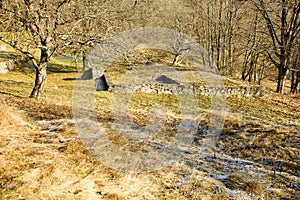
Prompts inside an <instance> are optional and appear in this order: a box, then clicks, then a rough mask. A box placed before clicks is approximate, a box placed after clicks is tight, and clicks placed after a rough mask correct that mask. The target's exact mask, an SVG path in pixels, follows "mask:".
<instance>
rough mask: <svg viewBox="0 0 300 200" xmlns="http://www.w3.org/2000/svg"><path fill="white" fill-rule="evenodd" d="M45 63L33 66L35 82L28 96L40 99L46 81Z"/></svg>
mask: <svg viewBox="0 0 300 200" xmlns="http://www.w3.org/2000/svg"><path fill="white" fill-rule="evenodd" d="M47 64H48V63H42V64H40V65H39V66H38V67H36V68H35V82H34V87H33V90H32V92H31V94H30V98H36V99H40V97H41V94H42V93H43V91H44V88H45V84H46V81H47Z"/></svg>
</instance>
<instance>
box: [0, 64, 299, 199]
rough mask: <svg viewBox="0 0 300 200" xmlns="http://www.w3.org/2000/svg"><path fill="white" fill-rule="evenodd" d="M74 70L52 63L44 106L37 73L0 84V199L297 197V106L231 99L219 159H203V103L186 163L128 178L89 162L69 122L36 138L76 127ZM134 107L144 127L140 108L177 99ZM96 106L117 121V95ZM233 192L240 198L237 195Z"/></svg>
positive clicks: (142, 99)
mask: <svg viewBox="0 0 300 200" xmlns="http://www.w3.org/2000/svg"><path fill="white" fill-rule="evenodd" d="M70 64H72V63H65V62H64V63H60V61H55V63H54V64H53V65H52V66H51V67H50V73H49V76H48V82H47V88H46V91H45V94H44V95H43V97H42V99H41V100H39V101H37V100H34V99H29V98H27V96H28V95H29V93H30V90H31V88H32V83H33V73H32V72H30V71H28V72H27V74H26V73H25V74H24V73H20V72H17V71H13V72H10V73H8V74H5V75H0V88H1V89H0V99H1V107H2V109H1V118H0V119H1V120H0V122H1V123H0V126H1V130H2V131H1V135H0V137H1V138H0V141H1V143H0V150H1V151H0V152H1V153H0V159H1V162H0V163H1V164H0V197H1V196H2V198H4V199H6V198H7V199H10V198H11V199H17V198H18V196H19V197H20V198H21V199H22V198H24V199H38V198H44V199H125V198H126V199H227V198H228V196H230V195H231V196H232V198H233V199H242V198H243V197H245V196H247V195H248V197H249V195H254V196H255V197H256V198H259V197H260V198H262V199H277V198H278V199H279V198H281V199H297V198H298V197H299V195H300V192H299V184H300V183H299V176H300V175H299V165H300V163H299V134H298V133H299V132H300V130H299V129H300V128H299V127H300V124H299V116H300V108H299V96H284V97H283V96H280V95H277V94H275V93H273V92H272V91H270V90H268V91H267V93H266V96H265V97H264V98H237V97H229V98H228V99H227V115H226V120H225V125H224V129H223V131H222V134H221V137H220V140H219V142H218V144H217V145H218V147H219V150H220V151H219V152H218V153H217V154H216V157H215V158H213V157H210V156H209V155H207V156H204V157H203V156H201V155H200V156H199V153H201V152H200V149H199V145H197V144H199V143H200V144H201V141H202V140H203V138H202V137H203V133H202V132H203V130H202V129H204V128H205V125H206V123H207V122H208V121H207V120H208V117H209V113H207V112H206V111H205V109H207V108H209V106H208V105H209V102H210V101H209V98H204V97H200V98H199V103H200V104H199V105H200V107H201V108H203V109H204V114H203V113H202V114H203V116H200V124H201V125H202V126H201V127H202V128H200V130H199V134H198V136H197V138H196V140H195V142H194V144H193V145H192V146H191V149H190V154H184V155H183V158H182V159H181V160H179V161H178V162H176V163H175V164H173V165H171V166H170V168H169V169H164V170H161V171H158V172H153V173H149V174H140V175H132V174H126V173H121V172H117V171H114V170H111V169H108V168H106V167H104V166H103V165H101V163H99V162H98V161H97V160H95V159H94V158H93V157H90V156H89V155H88V153H87V151H86V150H85V149H84V147H83V145H82V143H81V142H80V141H79V140H78V139H76V130H75V129H74V126H73V124H72V122H70V121H68V120H63V121H54V122H53V123H54V124H56V125H57V127H56V129H55V130H53V132H43V131H41V129H47V128H49V127H50V126H51V124H50V125H49V122H45V124H46V125H45V124H44V127H42V128H40V125H39V124H38V123H37V121H38V120H55V119H67V118H71V117H72V92H73V91H72V90H73V85H74V80H72V79H73V78H75V77H76V76H77V74H76V73H75V72H74V71H75V68H74V66H73V67H72V66H69V65H70ZM62 65H64V66H62ZM57 66H59V67H60V69H61V67H63V68H64V69H63V70H61V71H60V72H61V73H58V71H57V70H58V68H57ZM51 71H52V72H51ZM115 74H116V72H115ZM118 76H120V75H116V77H118ZM113 77H114V75H113ZM133 98H134V101H133V100H132V102H133V103H134V104H133V107H132V115H133V118H134V119H135V120H136V122H138V123H140V124H145V122H147V120H148V114H147V112H142V113H141V112H139V111H141V110H143V107H141V106H140V105H141V103H142V105H143V106H144V107H149V106H150V105H152V104H153V103H155V102H156V103H160V102H163V103H166V104H170V102H172V101H173V100H172V97H171V100H166V99H164V98H162V97H159V96H157V95H144V96H143V95H142V96H141V95H137V96H133ZM96 103H97V116H98V118H99V120H101V121H105V122H109V121H111V117H112V116H111V112H110V104H111V92H98V93H97V95H96ZM135 104H136V105H135ZM170 109H171V110H172V109H174V110H175V111H176V101H175V102H174V103H171V104H170ZM24 111H25V112H24ZM47 123H48V124H47ZM167 130H169V129H167ZM117 136H118V135H117ZM61 138H63V139H61ZM117 138H118V137H117ZM111 139H114V137H111ZM117 142H118V141H117ZM120 145H122V143H121V144H120ZM222 177H223V178H222ZM224 177H225V178H224ZM234 191H240V192H239V193H237V194H235V193H234ZM249 198H250V197H249Z"/></svg>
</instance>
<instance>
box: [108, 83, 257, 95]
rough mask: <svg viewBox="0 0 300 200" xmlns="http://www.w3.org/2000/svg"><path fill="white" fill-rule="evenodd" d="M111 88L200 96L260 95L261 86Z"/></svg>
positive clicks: (149, 85)
mask: <svg viewBox="0 0 300 200" xmlns="http://www.w3.org/2000/svg"><path fill="white" fill-rule="evenodd" d="M112 90H113V91H114V92H118V93H133V92H144V93H155V94H175V95H177V94H188V95H202V96H231V95H237V96H242V97H262V96H263V87H261V86H229V87H228V86H226V87H207V86H193V85H176V84H141V85H113V86H112Z"/></svg>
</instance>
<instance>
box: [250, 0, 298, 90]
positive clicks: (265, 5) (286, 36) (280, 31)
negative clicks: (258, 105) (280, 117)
mask: <svg viewBox="0 0 300 200" xmlns="http://www.w3.org/2000/svg"><path fill="white" fill-rule="evenodd" d="M251 2H252V3H253V5H254V6H255V8H256V9H257V11H258V12H259V13H260V14H261V16H262V18H263V19H264V21H265V23H266V26H267V34H268V35H269V38H270V47H269V48H265V53H266V55H267V56H268V58H269V59H270V60H271V61H272V63H273V64H274V65H275V66H276V67H277V69H278V76H277V88H276V91H277V92H279V93H284V83H285V79H286V76H287V74H288V71H289V70H290V68H291V66H292V60H293V56H292V55H293V52H294V51H297V49H296V48H294V45H295V42H296V40H297V38H299V32H300V16H299V15H300V2H299V1H298V0H276V1H271V0H268V1H267V0H252V1H251Z"/></svg>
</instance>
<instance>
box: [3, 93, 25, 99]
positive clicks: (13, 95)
mask: <svg viewBox="0 0 300 200" xmlns="http://www.w3.org/2000/svg"><path fill="white" fill-rule="evenodd" d="M0 94H4V95H8V96H11V97H15V98H24V97H21V96H19V95H15V94H12V93H9V92H4V91H0Z"/></svg>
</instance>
